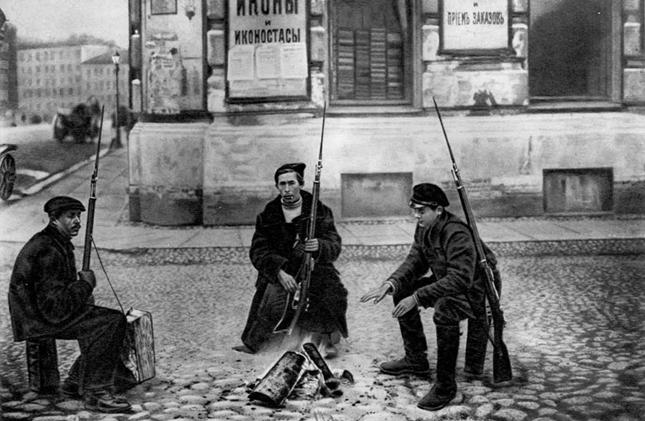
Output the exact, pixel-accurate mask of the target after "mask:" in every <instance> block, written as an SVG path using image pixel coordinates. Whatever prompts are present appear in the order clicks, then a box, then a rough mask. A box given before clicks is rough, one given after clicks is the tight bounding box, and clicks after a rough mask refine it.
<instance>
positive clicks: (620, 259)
mask: <svg viewBox="0 0 645 421" xmlns="http://www.w3.org/2000/svg"><path fill="white" fill-rule="evenodd" d="M12 247H13V246H12ZM16 247H17V246H16ZM12 253H15V250H14V251H12ZM403 257H404V256H403V255H401V254H398V255H392V256H389V257H386V258H378V259H375V258H370V257H369V256H365V257H363V258H359V259H353V258H352V259H349V258H347V257H343V258H341V260H340V261H339V262H338V265H337V267H338V269H339V270H340V272H341V276H342V279H343V281H344V283H345V285H346V286H347V288H348V290H349V292H350V297H349V302H350V307H349V310H348V323H349V329H350V337H349V339H348V340H343V341H342V342H341V347H340V353H339V356H338V357H337V358H336V359H332V360H329V361H328V363H329V365H330V366H331V368H332V370H343V369H347V370H349V371H350V372H352V373H353V375H354V377H355V380H356V382H355V384H353V385H349V384H347V385H343V386H342V389H343V391H344V394H343V396H341V397H339V398H336V399H333V398H328V397H326V398H323V397H320V396H316V397H310V396H307V395H306V394H304V393H301V394H294V395H292V396H291V397H290V398H289V399H288V400H287V401H286V404H285V407H284V408H279V409H271V408H266V407H263V406H259V405H252V404H250V403H249V401H248V399H247V393H248V390H247V386H248V385H249V384H250V383H251V382H253V381H255V379H256V378H257V377H258V376H261V375H262V373H263V372H264V371H265V370H266V369H267V368H268V366H270V365H271V364H272V363H273V361H274V360H275V359H276V358H277V357H278V356H279V355H280V354H281V353H282V352H281V351H279V350H277V349H276V350H275V352H266V353H263V354H261V355H256V356H251V355H247V354H242V353H237V352H235V351H232V350H231V347H232V346H234V345H237V344H239V343H240V341H239V336H240V333H241V330H242V327H243V326H244V322H245V320H246V313H247V311H248V307H249V304H250V301H251V297H252V294H253V285H254V282H255V276H256V272H255V270H254V269H253V268H252V267H251V265H250V264H249V263H248V261H246V260H245V258H244V255H243V253H238V255H237V257H236V256H233V258H229V257H227V256H222V258H221V259H219V261H214V260H212V261H211V262H210V263H209V264H190V265H179V264H157V263H155V262H151V261H148V260H146V259H143V258H138V257H137V256H136V255H131V254H127V253H107V252H104V253H103V255H102V258H103V261H104V263H105V265H106V267H107V270H108V273H109V276H110V279H111V280H112V282H113V284H114V286H115V288H116V290H117V291H118V292H119V295H120V298H121V300H122V302H123V305H124V307H126V308H129V307H130V306H133V307H135V308H138V309H141V310H146V311H150V312H152V314H153V318H154V328H155V331H154V333H155V345H156V356H157V363H156V368H157V377H156V378H155V379H153V380H151V381H148V382H146V383H144V384H142V385H139V386H137V387H136V388H135V389H133V390H131V391H129V392H128V394H127V396H128V398H129V400H130V402H131V403H132V404H133V412H132V413H130V414H117V415H109V416H107V415H102V414H96V413H91V412H88V411H86V410H85V409H84V408H83V406H82V403H81V402H78V401H70V400H61V398H57V399H42V398H38V397H35V396H30V395H29V394H27V395H23V394H24V392H25V388H26V386H27V378H26V369H25V359H24V343H19V344H14V343H12V342H11V333H10V324H9V316H8V309H7V303H6V299H2V300H1V301H0V348H1V352H2V354H3V355H6V356H7V358H6V359H3V360H2V365H1V366H0V373H1V376H2V385H1V388H0V397H1V398H2V402H3V403H2V411H3V418H5V419H36V420H38V421H57V420H61V421H62V420H76V419H103V420H113V419H118V420H133V421H134V420H145V419H154V420H158V421H163V420H167V419H177V418H190V419H197V418H199V419H221V420H262V419H264V420H281V419H284V420H300V419H303V420H332V419H333V420H338V421H340V420H364V421H373V420H401V421H404V420H419V419H424V420H426V419H430V420H433V419H473V420H480V419H482V420H483V419H495V420H517V421H519V420H540V421H548V420H557V421H565V420H616V421H619V420H620V421H629V420H639V419H643V415H642V414H643V413H644V412H645V341H644V340H643V337H644V333H645V325H644V323H643V321H644V320H645V307H644V305H643V302H645V292H644V291H645V289H644V288H643V282H644V279H643V273H645V261H644V259H643V256H642V255H636V256H602V255H600V256H561V257H558V256H539V257H538V256H532V257H511V256H500V260H501V267H500V268H501V271H502V276H503V278H504V292H503V297H502V305H503V308H504V311H505V316H506V319H507V326H506V329H505V340H506V344H507V346H508V349H509V352H510V353H511V358H512V362H513V368H514V375H515V379H514V381H513V382H512V384H510V385H505V386H502V387H495V386H493V385H491V384H490V378H491V377H492V361H491V360H490V354H491V352H490V346H489V348H488V349H489V355H488V359H487V363H486V375H487V376H486V380H483V381H470V382H466V381H465V379H464V377H463V374H462V369H463V359H464V358H463V348H464V343H465V342H464V341H465V335H463V334H462V346H461V349H460V356H459V360H458V381H459V393H458V395H457V397H456V399H455V401H454V402H453V405H451V406H449V407H447V408H445V409H443V410H441V411H438V412H435V413H432V412H426V411H422V410H420V409H417V408H416V403H417V401H418V400H419V399H420V398H421V397H422V396H423V395H424V394H425V393H427V392H428V390H429V389H430V383H429V382H428V381H426V380H422V379H417V378H415V377H405V376H404V377H399V378H396V377H391V376H385V375H381V374H378V369H377V368H376V365H377V363H378V362H381V361H383V360H385V359H388V358H391V357H398V356H400V355H401V353H402V345H401V340H400V335H399V332H398V325H397V323H396V320H394V319H392V317H391V315H390V313H391V310H392V304H391V301H389V300H386V301H384V302H383V303H380V304H379V305H376V306H374V305H372V304H369V305H368V304H363V305H361V304H359V297H360V296H361V295H362V294H363V293H365V292H366V291H367V290H368V289H369V288H370V287H373V286H375V285H377V284H378V283H380V282H382V280H383V279H384V278H385V277H386V276H387V275H388V274H389V273H390V272H391V271H392V270H393V269H394V268H395V267H396V266H397V265H398V263H399V262H400V260H401V259H402V258H403ZM2 263H3V264H2V266H0V279H1V283H0V294H2V297H6V292H7V284H8V279H9V276H10V273H11V266H12V263H9V262H8V261H7V262H4V261H3V262H2ZM97 265H98V263H97ZM95 271H96V272H97V277H98V279H99V285H100V286H99V287H98V288H97V293H96V297H97V302H98V303H99V304H101V305H106V306H109V307H113V308H117V305H116V302H115V300H114V298H113V297H112V295H111V292H110V290H109V287H108V285H107V283H106V281H105V276H104V275H103V274H100V273H99V272H98V266H97V267H95ZM431 311H432V310H431V309H429V310H424V311H423V314H422V317H423V320H424V323H425V327H426V335H427V337H428V340H429V347H430V350H431V353H430V362H431V364H432V366H434V353H433V352H432V350H433V349H434V327H433V325H432V314H431ZM464 329H465V325H464ZM462 333H465V332H462ZM58 352H59V361H60V365H61V376H62V377H63V378H64V376H65V373H66V370H67V369H68V368H69V366H70V365H71V363H72V362H73V359H74V357H75V355H76V353H77V345H76V343H75V342H71V341H58ZM30 399H31V400H30Z"/></svg>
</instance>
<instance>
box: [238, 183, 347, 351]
mask: <svg viewBox="0 0 645 421" xmlns="http://www.w3.org/2000/svg"><path fill="white" fill-rule="evenodd" d="M300 193H301V196H302V200H303V203H302V213H301V215H300V216H298V217H296V218H295V219H294V220H293V221H292V223H291V224H287V222H286V221H285V218H284V214H283V212H282V204H281V201H280V196H278V197H276V198H275V199H274V200H272V201H271V202H269V203H268V204H267V205H266V207H265V208H264V210H263V211H262V212H261V213H260V214H259V215H258V216H257V218H256V223H255V233H254V234H253V240H252V242H251V250H250V252H249V255H250V258H251V262H252V263H253V266H254V267H255V268H256V269H257V271H258V277H257V281H256V285H255V286H256V292H255V295H254V297H253V301H252V303H251V310H250V311H249V316H248V320H247V324H246V327H245V329H244V333H243V334H242V340H243V342H244V343H245V344H246V345H247V346H249V347H250V348H251V349H254V350H257V348H258V346H259V345H261V343H262V342H263V341H264V340H266V339H267V338H268V337H269V336H270V335H271V333H272V330H273V327H274V326H275V325H276V324H277V322H278V321H279V320H280V317H281V315H282V311H283V308H284V305H285V303H286V292H285V291H284V289H283V288H282V286H281V285H280V282H279V280H278V272H279V271H280V269H282V270H284V271H285V272H287V273H289V274H290V275H292V276H295V275H296V274H297V272H298V269H299V268H300V265H301V263H302V261H303V257H304V252H303V247H302V242H301V241H302V240H304V239H305V238H306V233H307V225H308V221H309V219H310V212H311V204H312V195H311V193H309V192H306V191H301V192H300ZM315 237H316V238H317V239H318V243H319V251H318V252H317V253H315V255H314V258H315V263H314V270H313V272H312V274H311V284H310V289H309V303H310V304H309V308H308V310H307V312H305V313H304V314H302V315H301V317H300V319H299V323H298V324H299V326H301V327H302V328H304V329H307V330H309V331H312V332H322V333H330V332H333V331H339V332H340V333H341V334H342V335H343V336H345V337H346V336H347V321H346V318H345V313H346V311H347V290H346V289H345V287H344V286H343V284H342V283H341V280H340V276H339V273H338V271H337V270H336V268H335V267H334V264H333V262H334V261H335V260H336V259H337V258H338V255H339V254H340V250H341V238H340V235H338V232H337V231H336V227H335V225H334V217H333V214H332V211H331V209H329V208H328V207H327V206H325V205H324V204H322V203H321V202H320V201H319V202H318V209H317V215H316V231H315Z"/></svg>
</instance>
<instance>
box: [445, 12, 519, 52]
mask: <svg viewBox="0 0 645 421" xmlns="http://www.w3.org/2000/svg"><path fill="white" fill-rule="evenodd" d="M508 2H509V0H478V1H476V2H473V1H472V0H443V7H442V9H441V10H442V11H443V12H442V13H443V15H442V17H441V19H442V22H441V30H442V39H443V48H444V49H445V50H486V49H503V48H508V46H509V45H508V41H509V33H508V28H509V22H510V19H509V6H508Z"/></svg>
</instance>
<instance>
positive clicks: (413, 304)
mask: <svg viewBox="0 0 645 421" xmlns="http://www.w3.org/2000/svg"><path fill="white" fill-rule="evenodd" d="M415 308H417V301H416V300H415V299H414V297H412V296H410V297H405V298H404V299H402V300H401V301H399V304H397V305H396V307H394V311H393V312H392V317H401V316H403V315H405V314H406V313H407V312H409V311H410V310H413V309H415Z"/></svg>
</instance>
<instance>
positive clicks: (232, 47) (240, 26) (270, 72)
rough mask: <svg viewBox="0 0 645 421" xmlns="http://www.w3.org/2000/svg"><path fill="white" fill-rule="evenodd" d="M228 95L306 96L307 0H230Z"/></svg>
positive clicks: (264, 96)
mask: <svg viewBox="0 0 645 421" xmlns="http://www.w3.org/2000/svg"><path fill="white" fill-rule="evenodd" d="M228 5H229V6H228V7H229V34H228V35H229V36H228V57H227V69H226V79H227V82H228V96H229V99H232V100H235V99H239V100H249V99H254V98H258V99H260V98H277V97H280V98H284V97H304V96H306V95H307V78H308V77H309V66H308V57H307V18H306V17H307V2H306V0H274V1H261V0H257V1H256V0H230V1H229V2H228Z"/></svg>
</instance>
